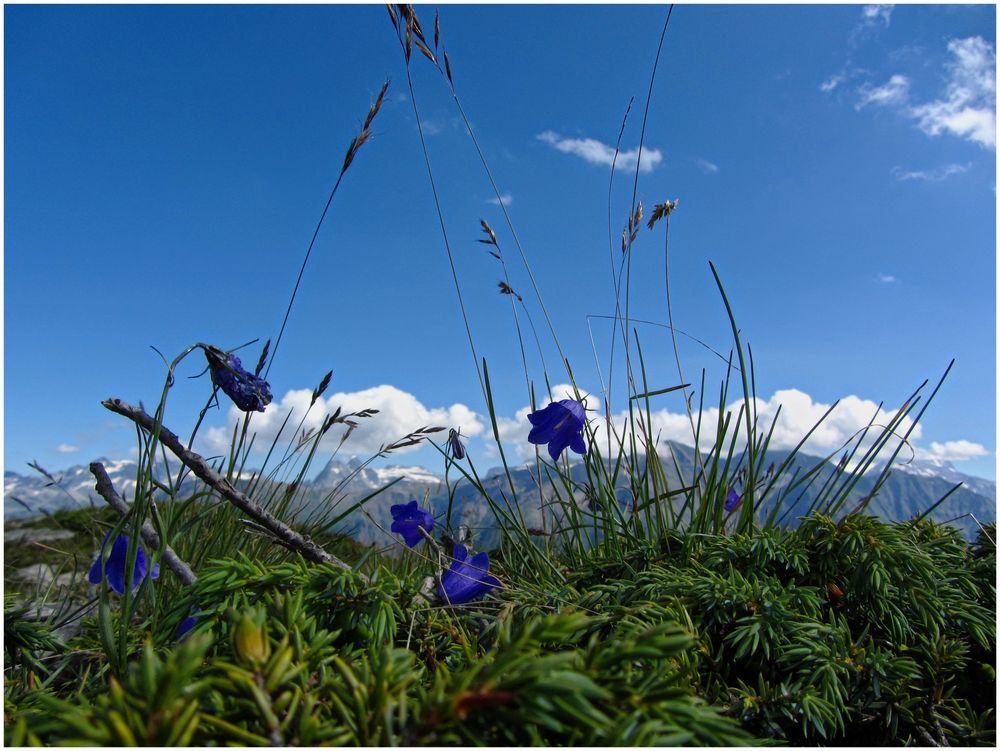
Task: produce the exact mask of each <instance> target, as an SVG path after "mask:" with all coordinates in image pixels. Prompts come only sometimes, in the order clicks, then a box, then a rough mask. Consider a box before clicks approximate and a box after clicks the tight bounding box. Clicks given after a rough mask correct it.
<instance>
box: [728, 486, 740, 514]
mask: <svg viewBox="0 0 1000 751" xmlns="http://www.w3.org/2000/svg"><path fill="white" fill-rule="evenodd" d="M742 501H743V496H742V495H740V494H739V493H737V492H736V491H735V490H734V489H732V488H730V489H729V494H728V495H727V496H726V513H730V514H731V513H732V512H733V511H735V510H736V509H737V508H738V507H739V505H740V503H742Z"/></svg>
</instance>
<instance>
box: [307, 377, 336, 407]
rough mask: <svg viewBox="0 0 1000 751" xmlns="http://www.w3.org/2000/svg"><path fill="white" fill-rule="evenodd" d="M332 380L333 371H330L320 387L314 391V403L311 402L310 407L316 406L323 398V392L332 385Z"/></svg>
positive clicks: (320, 383)
mask: <svg viewBox="0 0 1000 751" xmlns="http://www.w3.org/2000/svg"><path fill="white" fill-rule="evenodd" d="M331 378H333V371H332V370H331V371H329V372H328V373H327V374H326V375H325V376H323V380H322V381H320V382H319V386H317V387H316V388H315V389H313V394H312V401H311V402H309V404H310V405H313V404H315V403H316V400H317V399H319V398H320V397H321V396H323V392H325V391H326V388H327V386H329V385H330V379H331Z"/></svg>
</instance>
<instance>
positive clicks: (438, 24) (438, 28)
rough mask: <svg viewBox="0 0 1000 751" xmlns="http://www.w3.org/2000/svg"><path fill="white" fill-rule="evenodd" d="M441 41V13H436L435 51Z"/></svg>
mask: <svg viewBox="0 0 1000 751" xmlns="http://www.w3.org/2000/svg"><path fill="white" fill-rule="evenodd" d="M440 39H441V13H440V12H439V11H436V10H435V11H434V49H437V48H438V41H439V40H440Z"/></svg>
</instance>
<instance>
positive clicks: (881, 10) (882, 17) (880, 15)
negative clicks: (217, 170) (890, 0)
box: [861, 5, 896, 27]
mask: <svg viewBox="0 0 1000 751" xmlns="http://www.w3.org/2000/svg"><path fill="white" fill-rule="evenodd" d="M895 7H896V6H895V5H866V6H864V7H863V8H862V9H861V23H862V24H864V25H865V26H884V27H888V26H889V22H890V19H891V18H892V11H893V8H895Z"/></svg>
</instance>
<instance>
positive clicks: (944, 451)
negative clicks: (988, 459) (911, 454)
mask: <svg viewBox="0 0 1000 751" xmlns="http://www.w3.org/2000/svg"><path fill="white" fill-rule="evenodd" d="M989 453H990V452H989V451H987V450H986V447H985V446H983V445H982V444H979V443H973V442H972V441H965V440H961V441H945V442H944V443H938V442H937V441H931V447H930V450H927V449H921V450H920V451H918V452H917V456H918V457H919V458H931V459H939V460H941V461H949V462H962V461H967V460H969V459H978V458H979V457H981V456H987V455H988V454H989Z"/></svg>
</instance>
